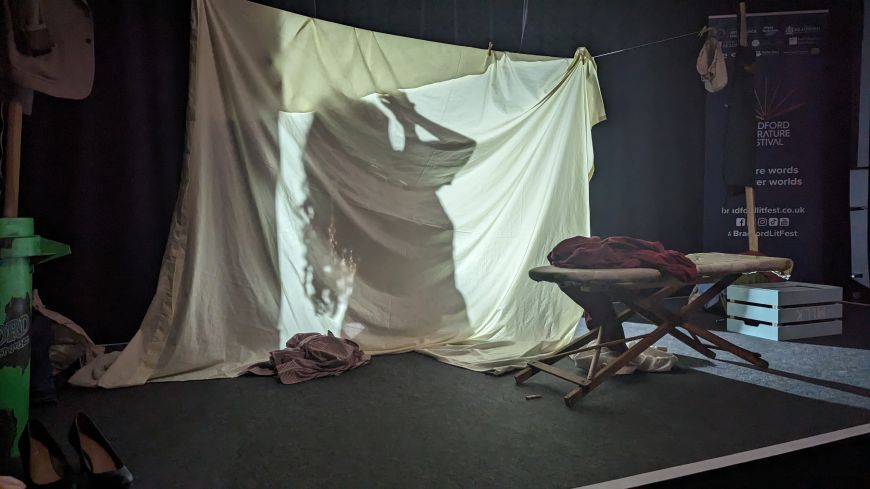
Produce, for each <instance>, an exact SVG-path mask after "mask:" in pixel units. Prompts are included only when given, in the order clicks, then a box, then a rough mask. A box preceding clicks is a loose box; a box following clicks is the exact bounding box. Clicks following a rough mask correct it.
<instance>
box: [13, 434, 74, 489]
mask: <svg viewBox="0 0 870 489" xmlns="http://www.w3.org/2000/svg"><path fill="white" fill-rule="evenodd" d="M18 450H19V451H20V452H21V465H22V466H23V467H24V478H25V480H24V482H25V483H26V484H27V487H29V488H30V487H33V488H41V489H75V487H76V484H75V479H74V477H73V472H72V469H70V466H69V462H67V460H66V457H65V456H64V454H63V451H62V450H61V449H60V446H59V445H58V444H57V442H56V441H54V438H52V437H51V434H49V432H48V430H47V429H45V426H43V425H42V423H40V422H39V421H37V420H35V419H31V420H29V421H28V422H27V426H26V427H25V428H24V433H21V438H20V439H19V440H18Z"/></svg>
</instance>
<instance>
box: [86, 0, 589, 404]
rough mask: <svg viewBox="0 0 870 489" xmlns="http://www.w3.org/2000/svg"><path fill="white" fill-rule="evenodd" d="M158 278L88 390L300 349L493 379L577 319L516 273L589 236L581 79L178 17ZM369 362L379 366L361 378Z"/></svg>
mask: <svg viewBox="0 0 870 489" xmlns="http://www.w3.org/2000/svg"><path fill="white" fill-rule="evenodd" d="M193 19H194V20H193V22H194V26H193V27H194V29H193V35H192V38H193V43H192V59H193V63H194V66H193V69H192V72H191V87H190V107H189V127H188V141H187V144H188V148H187V152H188V157H187V164H186V168H185V173H184V176H183V178H182V186H181V189H180V193H179V199H178V204H177V207H176V212H175V216H174V221H173V226H172V230H171V234H170V236H169V242H168V245H167V249H166V254H165V257H164V262H163V268H162V270H161V275H160V281H159V284H158V289H157V292H156V294H155V297H154V299H153V301H152V304H151V307H150V308H149V310H148V313H147V315H146V317H145V319H144V321H143V323H142V326H141V328H140V330H139V332H138V333H137V334H136V336H135V338H134V339H133V340H132V342H131V343H130V345H129V346H128V347H127V348H126V349H125V350H124V352H123V353H122V354H121V356H120V357H119V358H118V359H117V360H116V361H115V363H114V364H113V365H112V366H111V367H110V368H109V370H108V371H107V372H106V373H105V374H104V375H103V376H102V377H101V378H100V379H99V380H98V381H97V382H96V384H97V385H100V386H103V387H119V386H124V385H133V384H139V383H143V382H146V381H149V380H192V379H205V378H214V377H227V376H234V375H238V374H240V373H241V372H243V371H244V369H245V368H246V367H247V366H249V365H251V364H253V363H255V362H259V361H263V360H266V359H267V358H268V353H269V351H272V350H276V349H279V348H281V346H282V345H283V344H284V343H285V342H286V341H287V339H288V338H290V337H291V336H292V335H293V334H296V333H299V332H317V333H325V332H326V331H332V332H334V333H336V334H338V335H341V336H343V337H347V338H350V339H353V340H354V341H356V342H357V343H359V344H360V346H361V347H362V349H363V350H365V351H366V352H367V353H370V354H379V353H389V352H400V351H410V350H418V351H422V352H424V353H427V354H429V355H432V356H435V357H436V358H439V359H441V360H443V361H446V362H449V363H452V364H455V365H460V366H463V367H466V368H470V369H475V370H485V371H496V372H498V371H504V370H506V369H509V368H511V367H515V366H521V365H524V363H525V362H526V361H527V360H529V359H533V358H538V357H540V356H543V355H546V354H548V353H550V352H552V351H554V350H556V349H558V348H560V347H562V346H563V345H564V344H566V342H567V341H569V340H570V338H571V336H572V333H573V329H574V324H575V323H576V321H577V319H578V317H579V315H580V310H579V309H578V308H577V307H576V306H575V305H574V304H573V303H572V302H571V301H570V300H569V299H568V298H567V297H565V296H564V295H563V294H561V292H559V291H558V290H557V289H555V288H549V287H540V286H537V285H535V284H534V283H533V282H532V281H530V280H528V279H527V277H526V270H528V268H530V267H533V266H535V265H541V264H543V263H544V262H545V260H546V258H545V257H546V253H547V251H549V249H550V248H551V247H552V246H553V245H554V244H555V243H556V242H558V241H559V240H560V239H562V238H563V237H565V236H573V235H578V234H584V235H588V233H589V209H588V179H589V177H590V176H591V174H592V171H593V161H592V143H591V134H590V129H591V127H592V125H594V124H595V123H597V122H599V121H600V120H603V119H604V109H603V106H602V103H601V95H600V91H599V88H598V80H597V75H596V71H595V69H596V68H595V64H594V62H593V61H592V60H591V58H590V57H589V55H588V53H587V52H586V51H585V49H579V50H578V52H577V56H575V58H574V59H553V58H543V57H530V56H519V55H513V54H506V53H494V54H495V55H494V56H492V57H488V56H487V54H486V51H485V50H482V49H475V48H467V47H461V46H449V45H444V44H439V43H433V42H427V41H420V40H414V39H408V38H401V37H396V36H389V35H384V34H377V33H372V32H369V31H363V30H360V29H354V28H350V27H345V26H340V25H337V24H332V23H329V22H323V21H319V20H313V19H309V18H306V17H302V16H299V15H295V14H291V13H287V12H282V11H278V10H275V9H272V8H269V7H264V6H261V5H257V4H254V3H251V2H247V1H244V0H196V1H195V2H194V13H193ZM375 361H376V360H375Z"/></svg>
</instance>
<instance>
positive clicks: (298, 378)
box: [251, 331, 371, 384]
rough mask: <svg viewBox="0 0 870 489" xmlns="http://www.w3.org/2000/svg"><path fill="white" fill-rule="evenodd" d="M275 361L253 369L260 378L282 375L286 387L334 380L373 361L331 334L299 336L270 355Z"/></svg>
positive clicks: (356, 348) (356, 346)
mask: <svg viewBox="0 0 870 489" xmlns="http://www.w3.org/2000/svg"><path fill="white" fill-rule="evenodd" d="M270 357H271V360H270V361H269V362H268V363H266V364H258V365H255V366H254V367H252V368H251V372H252V373H255V374H257V375H275V374H277V375H278V380H280V381H281V383H282V384H298V383H300V382H305V381H306V380H313V379H318V378H320V377H333V376H336V375H340V374H342V373H344V372H347V371H348V370H352V369H355V368H357V367H361V366H363V365H365V364H366V363H368V362H369V359H370V358H371V357H370V356H369V355H367V354H365V353H364V352H363V351H362V350H360V349H359V345H357V344H356V343H354V342H353V341H350V340H346V339H344V338H336V337H335V336H334V335H333V334H332V332H331V331H329V332H328V333H327V334H326V335H322V334H319V333H299V334H296V335H294V336H293V337H292V338H290V340H289V341H288V342H287V348H284V349H283V350H276V351H273V352H272V353H271V354H270Z"/></svg>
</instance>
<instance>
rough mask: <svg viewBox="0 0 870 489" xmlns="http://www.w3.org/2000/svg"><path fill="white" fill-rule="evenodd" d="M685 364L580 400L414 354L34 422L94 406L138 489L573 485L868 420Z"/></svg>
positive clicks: (86, 398)
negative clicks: (327, 374) (310, 377)
mask: <svg viewBox="0 0 870 489" xmlns="http://www.w3.org/2000/svg"><path fill="white" fill-rule="evenodd" d="M684 359H685V360H686V361H683V362H681V364H682V366H681V367H679V368H677V369H676V370H675V371H673V372H671V373H667V374H636V375H631V376H625V377H620V378H616V379H614V380H612V381H609V382H608V383H606V384H604V385H603V386H602V387H600V388H599V389H597V390H596V391H594V392H593V393H592V394H591V395H589V396H588V397H586V398H585V399H583V400H582V401H581V402H579V403H578V405H576V406H575V407H574V408H573V409H568V408H566V407H565V406H564V405H563V404H562V402H561V396H562V395H563V394H564V393H565V392H566V390H567V389H568V388H569V387H570V385H567V384H566V383H564V382H562V381H560V380H558V379H555V378H552V377H549V376H544V375H538V376H537V377H534V378H533V379H532V380H530V381H529V382H528V383H526V384H524V385H522V386H517V385H515V383H514V382H513V379H512V378H511V377H510V376H502V377H493V376H487V375H482V374H479V373H475V372H471V371H467V370H463V369H460V368H456V367H451V366H448V365H445V364H441V363H438V362H437V361H435V360H433V359H430V358H428V357H424V356H422V355H418V354H403V355H391V356H381V357H376V358H375V359H373V361H372V362H371V364H370V365H367V366H364V367H361V368H359V369H357V370H354V371H351V372H348V373H346V374H344V375H341V376H339V377H335V378H327V379H319V380H316V381H312V382H308V383H304V384H300V385H296V386H285V385H281V384H279V383H277V382H276V381H275V380H274V379H271V378H256V377H243V378H238V379H231V380H213V381H200V382H186V383H158V384H148V385H145V386H141V387H134V388H127V389H118V390H111V391H104V390H88V389H79V388H69V389H67V390H65V391H63V392H62V393H61V398H60V402H59V404H58V405H57V406H49V407H42V408H37V409H35V410H34V413H33V415H34V417H36V418H39V419H41V420H42V421H44V422H45V423H46V424H47V425H48V426H49V428H50V429H51V430H52V431H53V432H54V433H55V434H56V435H57V436H58V437H59V438H61V439H63V438H62V436H63V434H64V433H65V432H66V430H67V428H68V425H69V422H70V420H71V419H72V416H73V414H74V413H75V412H77V411H85V412H87V413H89V414H90V415H91V416H92V417H93V418H94V419H95V421H96V422H97V424H98V425H99V426H101V427H102V429H103V431H104V433H105V434H106V435H107V436H108V437H109V438H110V439H111V440H113V442H114V444H115V447H116V449H117V450H118V451H119V452H120V454H121V456H122V457H123V458H124V459H125V461H126V462H127V463H128V465H129V466H130V468H131V469H132V470H133V472H134V473H135V474H136V476H137V478H138V483H137V485H136V487H138V488H176V487H177V488H189V489H197V488H208V489H222V488H233V489H243V488H284V487H287V488H321V487H323V488H344V487H351V488H361V487H365V488H381V487H385V488H394V487H395V488H406V487H407V488H453V487H457V488H458V487H474V488H512V487H517V488H532V487H534V488H550V487H553V488H568V487H577V486H581V485H584V484H589V483H595V482H601V481H606V480H612V479H615V478H620V477H625V476H628V475H633V474H637V473H642V472H647V471H651V470H656V469H661V468H666V467H672V466H675V465H680V464H685V463H690V462H694V461H699V460H704V459H709V458H712V457H717V456H722V455H727V454H731V453H735V452H740V451H745V450H750V449H754V448H759V447H763V446H767V445H772V444H776V443H782V442H786V441H790V440H795V439H798V438H803V437H807V436H811V435H815V434H821V433H825V432H830V431H833V430H837V429H842V428H846V427H850V426H855V425H859V424H864V423H868V422H870V411H868V410H867V409H862V408H858V407H853V406H848V405H843V404H842V403H834V402H827V401H822V400H817V399H812V398H809V397H806V396H802V395H794V394H790V393H787V392H783V391H782V390H779V389H772V388H768V387H763V386H759V385H754V384H752V383H748V382H742V381H738V380H733V379H730V378H727V377H725V376H723V375H718V374H717V375H714V374H711V373H710V368H709V366H707V365H700V364H697V363H694V362H692V361H690V360H691V358H690V357H684ZM563 365H564V366H566V367H570V364H568V363H567V362H565V363H563ZM717 372H718V371H717ZM527 394H540V395H542V396H543V397H542V398H541V399H538V400H531V401H530V400H525V397H524V396H525V395H527Z"/></svg>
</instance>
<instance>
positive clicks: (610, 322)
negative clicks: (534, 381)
mask: <svg viewBox="0 0 870 489" xmlns="http://www.w3.org/2000/svg"><path fill="white" fill-rule="evenodd" d="M687 256H688V257H689V259H690V260H692V262H694V263H695V266H696V267H697V268H698V274H699V277H698V279H697V280H694V281H691V282H684V281H680V280H677V279H675V278H673V277H669V276H666V275H663V274H662V273H661V272H659V271H658V270H656V269H653V268H621V269H577V268H562V267H553V266H546V267H538V268H533V269H532V270H530V271H529V277H531V278H532V280H535V281H538V282H552V283H555V284H557V285H558V286H559V287H560V288H561V289H562V291H563V292H565V293H567V294H568V295H569V296H571V298H572V299H573V300H574V301H575V302H577V303H578V304H579V305H580V306H581V307H586V305H585V304H583V302H584V300H583V299H582V297H584V296H589V295H590V294H595V295H596V296H598V297H602V296H603V297H606V299H607V302H608V307H610V308H613V303H620V302H621V303H622V304H624V305H625V306H626V309H625V310H623V311H622V312H621V313H620V314H616V310H615V308H613V309H612V313H611V314H606V315H605V316H606V317H607V321H606V322H605V323H602V324H599V323H596V322H594V321H595V317H594V316H593V317H592V321H593V322H592V323H591V324H590V325H589V326H590V327H589V330H590V331H589V332H588V333H586V334H584V335H582V336H580V337H578V338H576V339H575V340H574V341H572V342H571V343H570V344H568V345H567V346H566V347H565V348H563V349H562V350H560V351H559V352H557V353H555V354H553V355H550V356H548V357H545V358H542V359H539V360H537V361H533V362H529V364H528V365H527V366H526V368H524V369H523V370H521V371H520V372H519V373H517V374H516V375H515V376H514V379H515V380H516V382H517V384H522V383H523V382H525V381H526V380H528V379H530V378H531V377H532V376H534V375H536V374H538V373H540V372H544V373H547V374H550V375H554V376H556V377H559V378H561V379H563V380H567V381H568V382H571V383H573V384H575V385H576V386H577V387H575V388H574V389H573V390H571V391H570V392H568V394H566V395H565V397H564V398H563V399H564V401H565V404H566V405H567V406H569V407H570V406H572V405H573V404H574V403H575V402H576V401H577V400H578V399H580V398H581V397H583V396H584V395H586V394H588V393H589V392H590V391H592V389H594V388H596V387H597V386H599V385H601V383H602V382H604V381H605V380H607V379H608V378H610V377H611V376H612V375H614V374H615V373H616V372H617V371H619V369H621V368H622V367H624V366H626V365H628V364H629V362H631V361H632V360H634V359H635V358H636V357H637V356H638V355H640V354H641V353H642V352H643V351H644V350H646V349H647V348H649V347H650V346H652V345H653V344H654V343H655V342H656V341H658V340H659V339H661V338H662V337H664V336H665V335H667V334H669V335H671V336H673V337H675V338H676V339H678V340H680V341H682V342H683V343H685V344H687V345H689V346H690V347H692V348H693V349H695V350H696V351H698V352H699V353H701V354H702V355H704V356H706V357H708V358H715V357H716V354H715V353H714V352H713V351H712V350H713V349H719V350H724V351H727V352H730V353H732V354H734V355H736V356H738V357H740V358H742V359H743V360H746V361H747V362H749V363H751V364H753V365H755V366H757V367H761V368H767V366H768V364H767V362H766V361H765V360H763V359H762V358H761V355H760V354H758V353H754V352H751V351H749V350H745V349H743V348H741V347H739V346H737V345H735V344H733V343H731V342H729V341H727V340H725V339H723V338H720V337H719V336H718V335H716V334H714V333H712V332H710V331H708V330H707V329H705V328H703V327H701V326H698V325H696V324H693V323H692V322H691V321H689V319H688V317H689V315H690V314H692V313H693V312H696V311H697V310H699V309H700V308H701V307H702V306H703V305H704V304H706V303H707V302H708V301H709V300H710V299H712V298H714V297H716V296H717V295H718V294H719V293H720V292H722V291H723V290H724V289H725V288H726V287H728V286H729V285H730V284H731V283H732V282H734V281H735V280H737V278H738V277H740V276H741V275H742V274H745V273H754V272H784V273H790V272H791V269H792V267H793V263H792V261H791V260H789V259H788V258H774V257H766V256H748V255H732V254H726V253H694V254H690V255H687ZM694 284H713V285H712V286H711V287H710V288H709V289H707V291H705V292H704V293H703V294H701V295H699V296H698V297H696V298H695V299H693V300H692V301H691V302H689V303H688V304H686V305H685V306H683V307H682V308H680V310H679V311H676V312H675V311H671V310H670V309H667V308H665V307H664V305H663V301H664V300H665V299H667V298H668V297H670V296H671V295H673V294H674V293H676V292H677V291H679V290H680V289H682V288H683V287H685V286H687V285H694ZM578 297H580V299H578ZM634 313H637V314H639V315H641V316H643V317H645V318H646V319H648V320H650V321H652V322H653V323H654V324H655V326H656V327H655V329H654V330H653V331H651V332H650V333H647V334H644V335H640V336H635V337H632V338H624V337H623V334H622V321H624V320H625V319H628V318H629V317H630V316H632V315H633V314H634ZM608 328H609V329H610V331H618V332H619V336H620V338H619V339H616V340H611V341H604V342H602V341H601V339H602V338H603V337H604V331H605V330H606V329H608ZM677 328H682V329H683V330H685V332H683V331H681V330H679V329H677ZM595 339H597V340H598V341H597V344H595V345H592V346H588V344H589V343H591V342H592V340H595ZM702 339H703V340H706V341H707V342H709V343H704V342H702V341H701V340H702ZM633 340H639V341H637V343H635V344H634V345H632V346H631V347H630V348H628V349H627V350H625V351H624V352H623V353H622V354H621V355H619V356H618V357H617V358H616V359H615V360H613V361H611V362H609V363H608V364H607V366H605V367H604V368H602V369H600V370H598V371H596V368H597V363H598V357H599V353H600V351H601V348H602V347H605V346H620V345H624V344H625V343H627V342H629V341H633ZM622 348H624V346H622ZM590 350H591V351H593V358H592V365H591V367H590V368H589V374H588V375H587V376H586V377H583V376H581V375H579V374H577V373H575V372H571V371H567V370H564V369H561V368H558V367H554V366H553V364H554V363H556V362H557V361H558V360H560V359H562V358H564V357H566V356H568V355H572V354H575V353H580V352H583V351H590Z"/></svg>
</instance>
